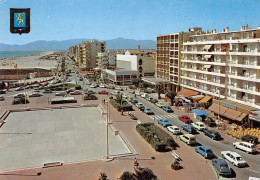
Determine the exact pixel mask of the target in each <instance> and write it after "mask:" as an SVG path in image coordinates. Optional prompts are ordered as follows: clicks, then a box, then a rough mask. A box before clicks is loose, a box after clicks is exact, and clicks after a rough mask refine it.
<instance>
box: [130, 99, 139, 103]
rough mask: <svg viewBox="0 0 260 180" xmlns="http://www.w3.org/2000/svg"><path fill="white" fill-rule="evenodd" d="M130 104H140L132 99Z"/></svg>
mask: <svg viewBox="0 0 260 180" xmlns="http://www.w3.org/2000/svg"><path fill="white" fill-rule="evenodd" d="M130 102H131V103H132V104H136V103H138V101H137V100H136V99H131V100H130Z"/></svg>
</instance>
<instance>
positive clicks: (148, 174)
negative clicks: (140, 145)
mask: <svg viewBox="0 0 260 180" xmlns="http://www.w3.org/2000/svg"><path fill="white" fill-rule="evenodd" d="M135 177H136V179H137V180H148V179H149V180H156V179H157V176H156V175H154V173H153V171H152V170H151V169H149V168H135Z"/></svg>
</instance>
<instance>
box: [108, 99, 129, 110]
mask: <svg viewBox="0 0 260 180" xmlns="http://www.w3.org/2000/svg"><path fill="white" fill-rule="evenodd" d="M109 102H110V104H111V105H112V106H113V107H114V108H115V109H117V110H118V111H121V109H123V110H124V111H131V110H133V107H132V105H130V104H128V103H127V101H125V100H124V101H123V102H122V105H120V103H119V102H117V100H116V99H110V101H109Z"/></svg>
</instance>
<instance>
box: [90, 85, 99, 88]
mask: <svg viewBox="0 0 260 180" xmlns="http://www.w3.org/2000/svg"><path fill="white" fill-rule="evenodd" d="M90 87H91V88H97V87H98V85H97V84H91V85H90Z"/></svg>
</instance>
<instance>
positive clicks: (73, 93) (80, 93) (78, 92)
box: [70, 91, 82, 95]
mask: <svg viewBox="0 0 260 180" xmlns="http://www.w3.org/2000/svg"><path fill="white" fill-rule="evenodd" d="M70 95H82V92H81V91H74V92H71V93H70Z"/></svg>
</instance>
